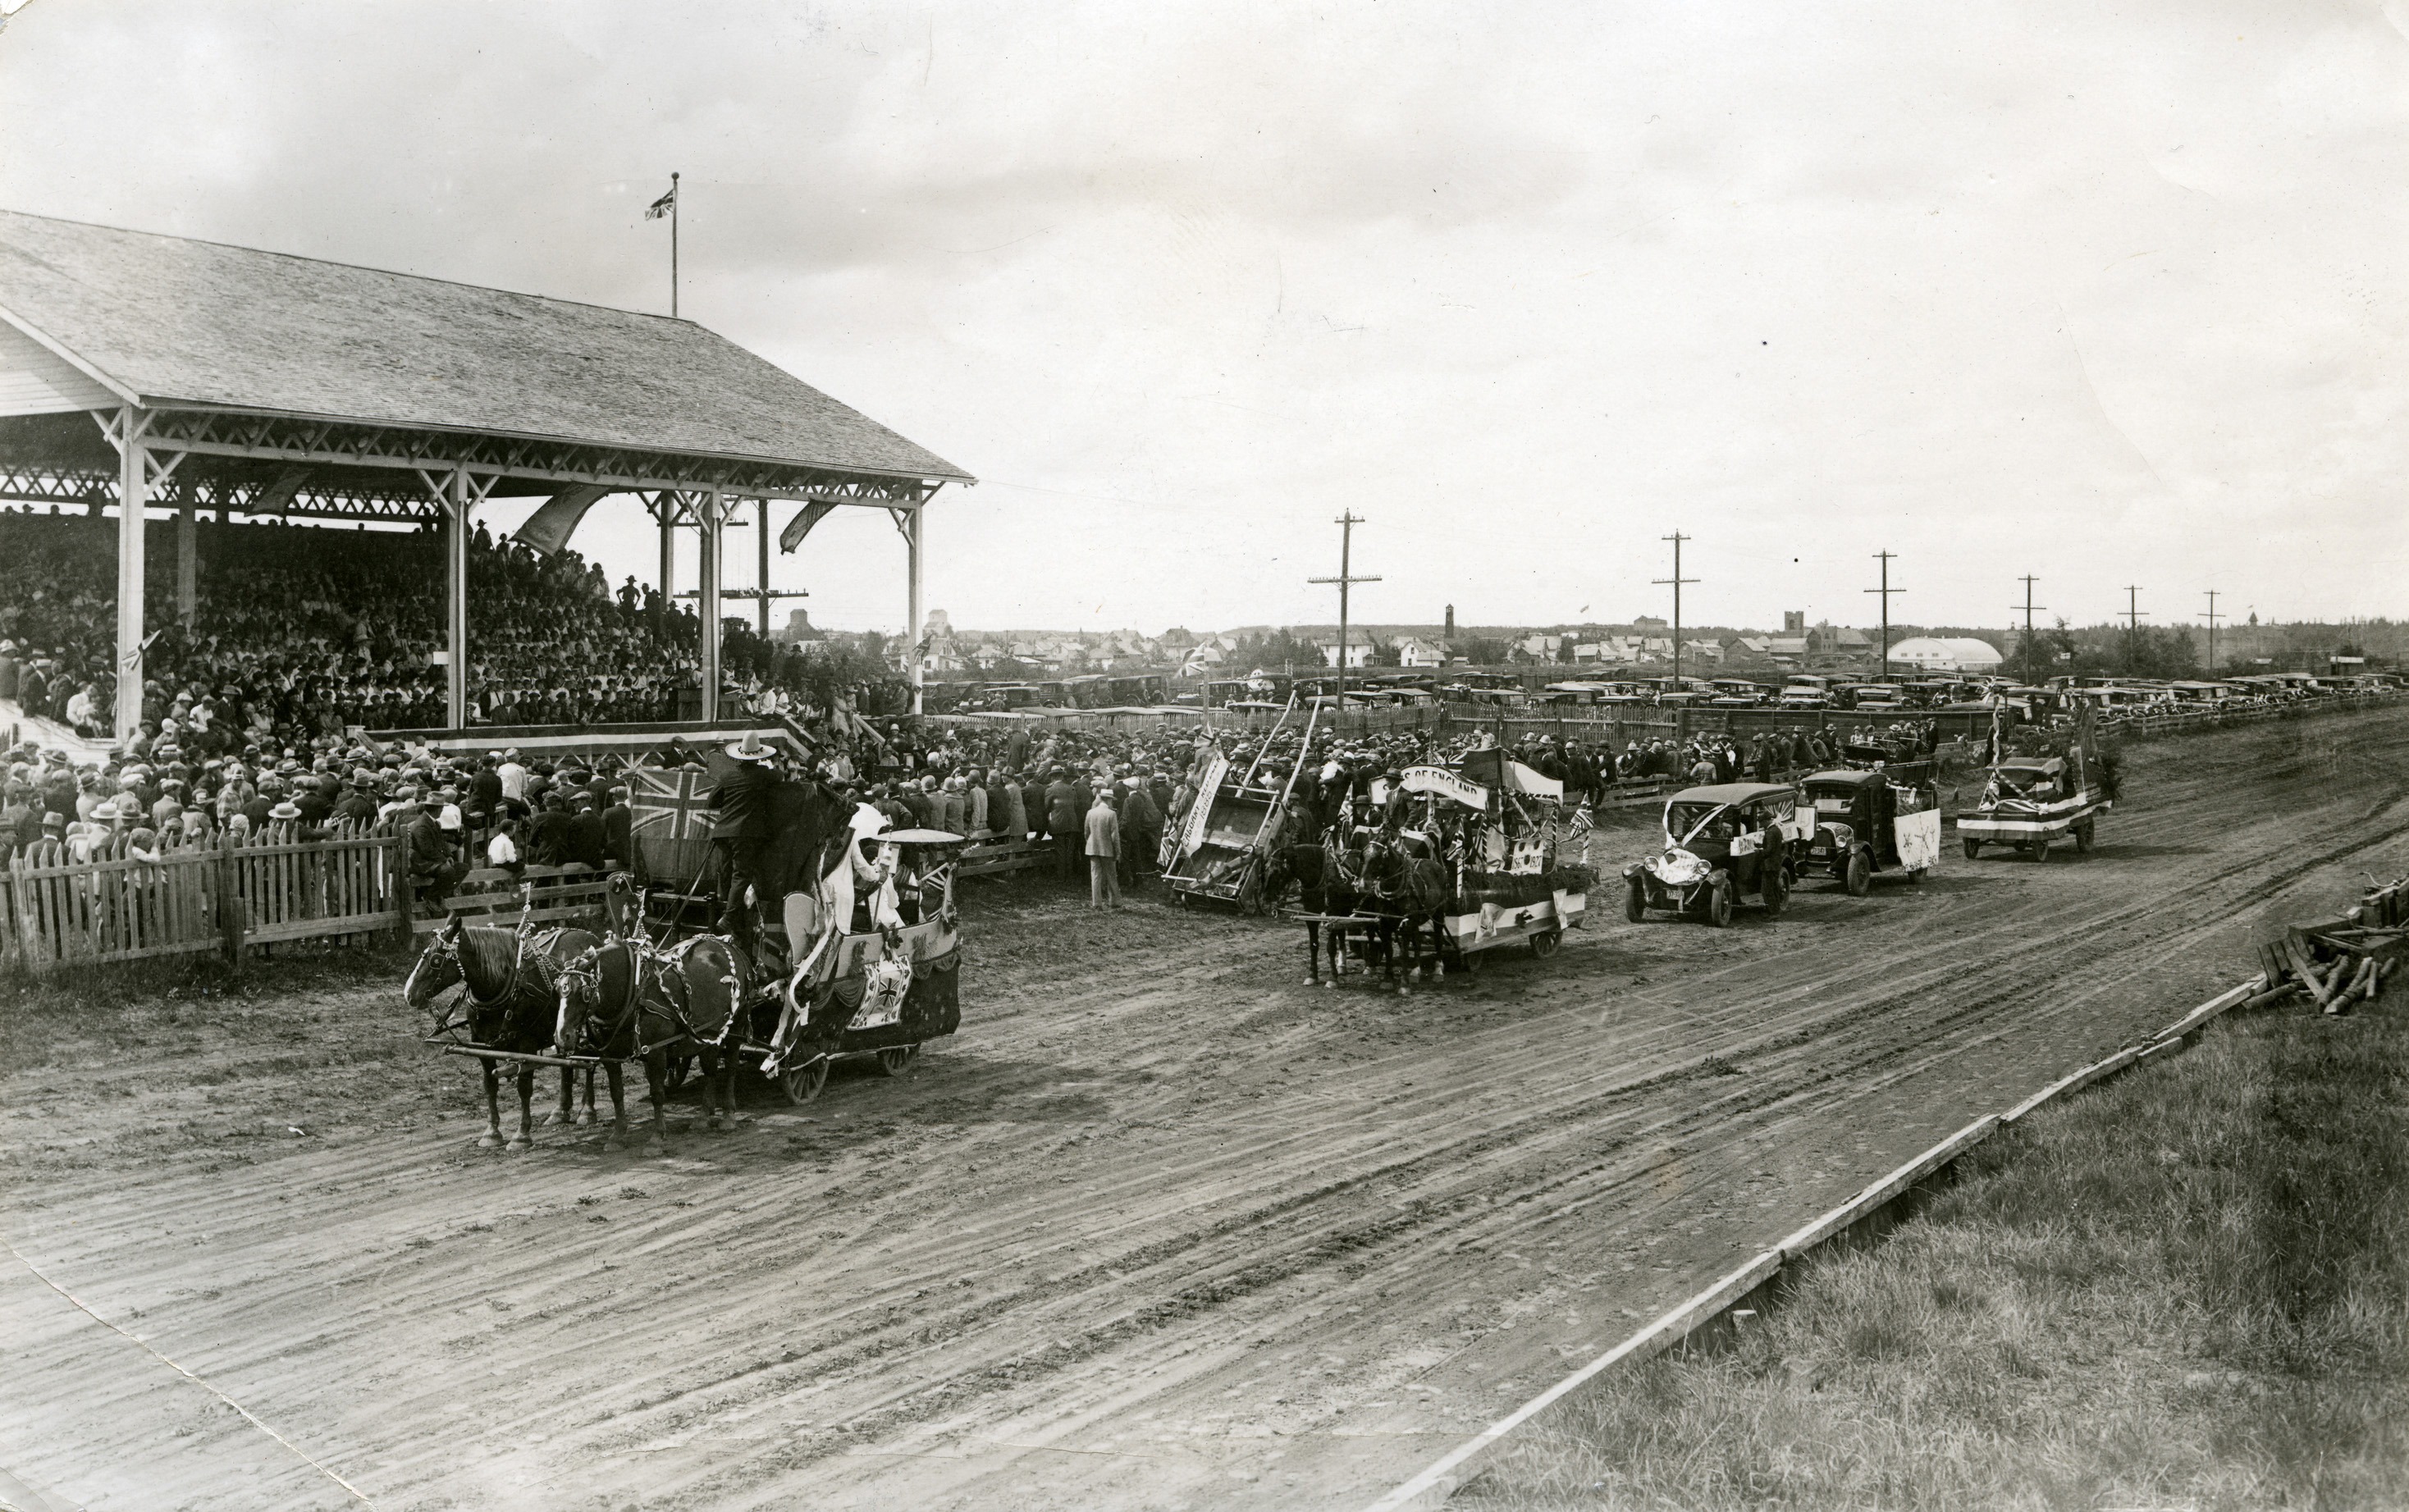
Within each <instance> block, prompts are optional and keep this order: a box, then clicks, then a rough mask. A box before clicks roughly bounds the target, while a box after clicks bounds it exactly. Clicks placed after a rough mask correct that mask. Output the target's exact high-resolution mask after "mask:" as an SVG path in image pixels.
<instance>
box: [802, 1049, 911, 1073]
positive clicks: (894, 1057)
mask: <svg viewBox="0 0 2409 1512" xmlns="http://www.w3.org/2000/svg"><path fill="white" fill-rule="evenodd" d="M919 1053H920V1047H919V1046H918V1045H916V1044H890V1045H888V1046H887V1048H886V1049H884V1050H881V1051H879V1052H878V1058H877V1059H876V1061H875V1062H874V1063H875V1064H876V1065H877V1067H878V1074H880V1075H881V1076H901V1075H902V1074H903V1068H904V1067H906V1066H908V1065H910V1064H911V1063H912V1058H913V1057H915V1056H916V1055H918V1054H919ZM822 1064H826V1062H822Z"/></svg>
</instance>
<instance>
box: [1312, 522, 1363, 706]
mask: <svg viewBox="0 0 2409 1512" xmlns="http://www.w3.org/2000/svg"><path fill="white" fill-rule="evenodd" d="M1333 523H1334V524H1335V525H1336V526H1338V575H1337V576H1336V577H1334V578H1307V579H1305V582H1307V583H1336V584H1338V702H1337V703H1336V704H1334V705H1333V707H1334V709H1344V708H1346V707H1347V590H1348V589H1349V588H1351V587H1353V586H1354V585H1355V584H1356V583H1378V582H1379V581H1380V580H1379V579H1378V578H1377V577H1368V578H1359V577H1356V576H1355V575H1354V572H1353V569H1352V565H1351V564H1352V562H1353V559H1354V547H1355V527H1356V526H1359V525H1362V524H1363V519H1362V518H1361V517H1360V516H1358V515H1357V514H1356V512H1355V511H1353V510H1349V511H1347V512H1346V513H1344V514H1342V515H1340V516H1339V517H1338V518H1337V519H1336V520H1335V521H1334V522H1333Z"/></svg>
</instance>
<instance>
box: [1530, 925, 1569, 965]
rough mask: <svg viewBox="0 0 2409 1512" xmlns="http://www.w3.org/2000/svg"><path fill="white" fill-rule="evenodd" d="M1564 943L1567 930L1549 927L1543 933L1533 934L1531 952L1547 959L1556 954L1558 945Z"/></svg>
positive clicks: (1542, 958)
mask: <svg viewBox="0 0 2409 1512" xmlns="http://www.w3.org/2000/svg"><path fill="white" fill-rule="evenodd" d="M1563 943H1565V932H1564V931H1563V930H1562V929H1549V930H1546V931H1544V932H1543V933H1539V934H1535V935H1533V936H1531V954H1532V955H1534V956H1536V957H1538V958H1540V959H1541V960H1546V959H1547V958H1549V957H1551V956H1552V955H1554V954H1555V953H1556V947H1557V946H1558V945H1560V944H1563Z"/></svg>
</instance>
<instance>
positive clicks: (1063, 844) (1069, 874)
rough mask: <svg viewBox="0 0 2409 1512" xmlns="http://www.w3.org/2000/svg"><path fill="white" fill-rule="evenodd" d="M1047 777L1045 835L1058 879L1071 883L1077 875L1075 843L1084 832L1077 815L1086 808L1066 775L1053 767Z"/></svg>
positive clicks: (1077, 856)
mask: <svg viewBox="0 0 2409 1512" xmlns="http://www.w3.org/2000/svg"><path fill="white" fill-rule="evenodd" d="M1049 775H1050V776H1051V777H1052V778H1053V780H1052V781H1051V782H1049V783H1047V784H1046V833H1047V834H1050V835H1052V836H1053V837H1054V856H1055V861H1056V863H1057V868H1058V870H1059V871H1060V874H1061V877H1062V880H1063V881H1065V882H1072V881H1075V880H1077V878H1078V875H1079V842H1080V840H1081V839H1082V837H1083V835H1084V833H1085V831H1084V830H1083V829H1082V828H1081V823H1080V815H1081V814H1084V813H1085V812H1086V808H1085V805H1083V804H1081V803H1080V801H1079V790H1078V789H1077V788H1076V787H1074V786H1072V785H1071V781H1070V777H1069V774H1068V773H1066V772H1064V771H1063V770H1062V769H1061V768H1060V767H1056V768H1054V769H1053V770H1052V771H1051V772H1050V773H1049Z"/></svg>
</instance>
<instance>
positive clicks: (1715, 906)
mask: <svg viewBox="0 0 2409 1512" xmlns="http://www.w3.org/2000/svg"><path fill="white" fill-rule="evenodd" d="M1731 914H1732V889H1731V879H1730V878H1728V877H1721V876H1719V877H1717V878H1715V880H1714V882H1713V884H1712V885H1711V886H1709V887H1708V888H1707V922H1708V923H1709V924H1711V925H1713V926H1714V927H1715V928H1716V929H1722V928H1724V926H1725V925H1728V924H1729V923H1731Z"/></svg>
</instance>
